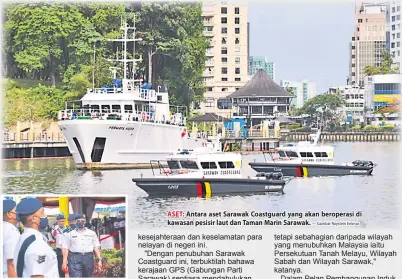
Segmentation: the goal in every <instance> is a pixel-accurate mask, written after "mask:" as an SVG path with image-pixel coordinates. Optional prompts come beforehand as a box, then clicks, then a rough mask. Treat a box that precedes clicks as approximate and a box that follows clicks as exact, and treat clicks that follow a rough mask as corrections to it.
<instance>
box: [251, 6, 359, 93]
mask: <svg viewBox="0 0 402 279" xmlns="http://www.w3.org/2000/svg"><path fill="white" fill-rule="evenodd" d="M248 22H249V23H250V56H266V57H267V58H268V60H269V61H270V62H274V63H275V68H276V69H275V71H276V82H277V83H279V81H280V80H281V79H287V80H296V81H298V80H302V79H306V80H308V81H312V82H315V83H316V84H317V93H324V92H326V91H327V90H328V88H329V87H330V86H338V85H345V84H346V78H347V76H348V74H349V43H350V41H351V38H352V33H353V28H354V1H353V0H347V1H340V0H338V1H325V0H320V1H312V2H306V1H300V0H299V1H292V2H289V1H281V2H276V1H275V2H273V1H264V2H249V4H248Z"/></svg>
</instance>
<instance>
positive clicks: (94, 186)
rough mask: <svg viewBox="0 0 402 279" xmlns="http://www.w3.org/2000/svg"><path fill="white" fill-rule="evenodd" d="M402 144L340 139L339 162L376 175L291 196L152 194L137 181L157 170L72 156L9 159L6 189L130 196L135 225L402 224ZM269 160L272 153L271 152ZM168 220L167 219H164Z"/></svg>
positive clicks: (310, 185)
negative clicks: (92, 166) (291, 220)
mask: <svg viewBox="0 0 402 279" xmlns="http://www.w3.org/2000/svg"><path fill="white" fill-rule="evenodd" d="M399 146H400V145H399V143H386V142H384V143H336V144H335V152H336V154H335V156H336V157H335V160H336V162H337V163H342V162H347V161H352V160H357V159H360V160H372V161H374V162H375V163H377V164H378V167H377V168H376V169H375V170H374V175H372V176H345V177H335V178H333V177H326V178H308V179H303V178H297V179H293V180H292V181H291V182H290V183H289V184H287V185H286V187H285V194H284V195H280V194H279V195H278V194H264V195H246V196H224V197H214V196H213V197H211V198H210V199H199V198H156V199H155V198H147V195H146V194H145V193H144V192H143V191H142V190H141V189H139V188H138V187H136V186H135V184H134V183H133V182H132V181H131V179H132V178H133V177H140V176H141V174H143V175H144V177H146V176H150V175H152V171H151V170H115V171H79V170H76V169H75V168H74V163H73V162H72V160H71V159H49V160H47V159H36V160H6V161H4V162H3V166H4V170H3V191H4V192H5V193H9V194H11V193H46V194H47V193H55V194H108V195H110V194H116V195H118V194H127V195H128V196H129V201H128V202H129V208H130V212H129V217H130V219H131V221H130V223H129V225H130V226H138V225H149V226H161V224H162V225H163V224H167V211H169V210H177V209H179V210H185V211H204V212H205V211H206V212H213V211H224V210H226V211H244V210H250V211H251V210H256V211H270V212H271V211H283V210H286V211H303V212H306V211H308V210H310V211H317V212H321V210H322V211H326V212H333V211H343V212H348V211H358V210H362V211H363V216H362V217H361V219H360V220H361V221H364V222H365V223H366V225H367V227H379V226H383V227H384V226H386V227H395V226H398V225H399V183H400V180H399V169H400V168H399V161H400V159H399ZM266 159H267V160H269V156H266ZM254 160H256V161H264V157H263V156H262V155H259V156H244V161H243V164H242V166H243V170H244V173H245V175H253V174H254V173H255V172H254V171H253V170H252V169H251V168H250V167H249V166H248V162H251V161H254ZM160 221H162V223H161V222H160Z"/></svg>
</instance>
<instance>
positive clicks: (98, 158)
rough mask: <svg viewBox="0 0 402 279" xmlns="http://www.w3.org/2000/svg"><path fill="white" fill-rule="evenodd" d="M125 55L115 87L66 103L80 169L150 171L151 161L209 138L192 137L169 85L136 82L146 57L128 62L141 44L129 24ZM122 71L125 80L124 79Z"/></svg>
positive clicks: (65, 126) (64, 123)
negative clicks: (170, 95)
mask: <svg viewBox="0 0 402 279" xmlns="http://www.w3.org/2000/svg"><path fill="white" fill-rule="evenodd" d="M121 30H122V31H123V36H122V38H121V39H115V40H109V41H113V42H115V44H116V43H117V44H121V48H120V55H119V54H117V57H116V59H113V60H111V61H113V62H115V63H121V64H122V68H118V67H111V68H110V70H111V71H112V73H113V82H112V85H111V86H102V87H101V88H95V86H93V87H92V88H88V89H87V92H86V94H85V95H84V96H83V98H82V99H81V100H79V101H75V102H68V103H66V106H65V109H64V110H62V111H60V112H59V114H58V125H59V127H60V129H61V131H62V133H63V134H64V136H65V138H66V142H67V145H68V147H69V150H70V152H71V154H72V156H73V159H74V162H75V164H76V166H77V168H79V169H115V168H142V167H148V166H149V162H150V160H154V159H158V158H165V157H166V156H168V155H169V154H171V153H173V152H177V151H178V150H181V149H183V148H185V149H192V148H196V147H198V146H202V143H203V139H192V138H190V137H189V136H188V132H187V129H186V127H185V124H186V112H187V108H186V107H173V106H171V105H170V104H169V94H168V92H167V88H166V86H163V85H159V86H152V85H150V84H148V83H144V84H142V81H141V80H139V79H136V78H135V77H136V65H137V63H138V62H139V61H140V59H128V58H127V54H128V53H127V52H128V51H127V50H128V44H129V43H132V44H133V47H131V49H133V50H134V53H132V57H136V56H135V43H136V42H138V41H141V37H140V36H136V33H135V27H129V26H128V25H127V24H123V26H122V27H121ZM119 73H120V74H121V75H122V78H121V79H119V78H118V76H119Z"/></svg>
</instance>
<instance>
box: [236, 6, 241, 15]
mask: <svg viewBox="0 0 402 279" xmlns="http://www.w3.org/2000/svg"><path fill="white" fill-rule="evenodd" d="M239 14H240V8H239V7H236V8H235V15H239Z"/></svg>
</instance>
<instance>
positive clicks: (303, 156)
mask: <svg viewBox="0 0 402 279" xmlns="http://www.w3.org/2000/svg"><path fill="white" fill-rule="evenodd" d="M276 150H277V151H278V157H277V158H275V159H274V160H275V161H290V160H292V161H301V162H303V163H304V162H305V163H310V164H311V163H313V164H333V163H334V148H333V147H332V146H328V145H314V144H311V143H310V142H298V143H297V144H286V145H284V146H280V147H278V148H277V149H276Z"/></svg>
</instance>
